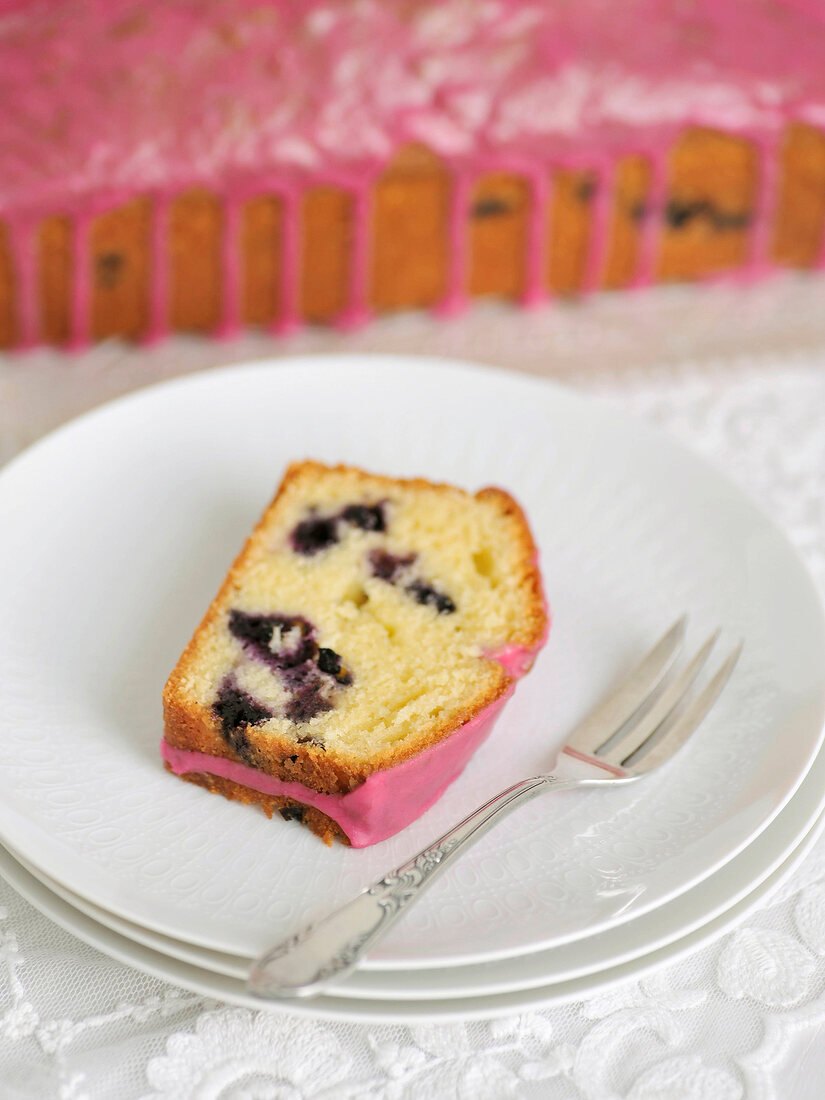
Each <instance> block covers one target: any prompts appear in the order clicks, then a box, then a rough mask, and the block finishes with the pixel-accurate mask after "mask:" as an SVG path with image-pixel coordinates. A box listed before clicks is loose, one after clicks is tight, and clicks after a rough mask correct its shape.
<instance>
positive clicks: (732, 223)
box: [711, 209, 751, 232]
mask: <svg viewBox="0 0 825 1100" xmlns="http://www.w3.org/2000/svg"><path fill="white" fill-rule="evenodd" d="M711 221H712V222H713V226H714V229H719V230H721V231H722V232H724V231H725V230H726V229H747V228H748V226H749V225H750V223H751V216H750V214H749V213H748V212H747V211H746V210H745V211H742V212H740V213H738V214H736V213H733V212H732V211H725V210H716V209H714V210H713V211H712V213H711Z"/></svg>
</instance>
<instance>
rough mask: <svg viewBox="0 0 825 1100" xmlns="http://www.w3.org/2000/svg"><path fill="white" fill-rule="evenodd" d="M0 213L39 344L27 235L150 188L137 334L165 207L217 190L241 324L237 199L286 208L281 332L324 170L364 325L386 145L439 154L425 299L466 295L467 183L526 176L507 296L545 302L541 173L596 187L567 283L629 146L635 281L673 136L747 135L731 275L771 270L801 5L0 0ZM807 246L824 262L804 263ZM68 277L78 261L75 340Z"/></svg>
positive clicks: (226, 274)
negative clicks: (745, 207)
mask: <svg viewBox="0 0 825 1100" xmlns="http://www.w3.org/2000/svg"><path fill="white" fill-rule="evenodd" d="M0 104H2V105H3V107H4V109H3V110H0V150H2V157H3V161H2V163H3V170H2V173H0V217H2V219H3V220H5V221H6V222H7V224H8V227H9V231H10V233H9V236H10V244H11V249H12V255H13V262H14V266H15V276H16V277H15V285H16V287H17V290H18V299H19V300H18V303H17V312H18V321H19V328H20V332H21V335H22V339H23V342H24V343H26V342H29V343H30V342H33V341H35V340H36V339H37V337H38V322H37V273H36V269H35V266H34V265H35V259H34V257H35V251H36V250H35V247H34V233H35V230H36V226H37V224H38V221H39V219H40V218H42V217H43V216H44V215H45V214H53V213H66V214H68V215H69V216H70V217H72V218H73V226H74V234H75V241H74V249H75V255H76V256H77V257H82V256H85V255H87V253H88V233H89V226H90V222H91V219H92V218H93V217H94V216H95V215H97V214H98V213H101V212H103V211H104V210H107V209H111V208H113V207H116V206H117V205H119V204H120V203H122V202H124V201H125V200H127V199H129V198H131V197H133V196H134V195H137V194H145V195H148V196H150V197H151V198H152V199H153V204H152V216H153V218H154V227H153V243H154V248H153V261H152V262H153V271H152V306H151V314H152V321H151V329H150V331H149V332H148V333H147V336H149V337H153V336H157V335H159V334H160V333H162V332H163V331H164V329H165V325H166V305H167V301H166V280H167V271H166V265H167V258H166V254H165V244H166V236H165V234H166V224H167V217H168V208H169V202H170V201H171V200H172V199H173V198H174V197H175V196H176V195H177V194H179V193H181V192H182V191H184V190H186V189H187V188H190V187H192V186H197V185H201V186H204V187H207V188H211V189H212V190H214V191H215V192H217V193H218V194H219V195H220V196H221V197H222V199H223V201H224V233H225V238H226V239H225V241H224V244H223V270H222V289H223V318H222V320H221V323H220V326H219V328H220V331H221V332H224V333H227V332H231V331H232V330H233V329H234V328H236V327H237V326H238V324H239V320H238V317H239V307H238V302H239V285H240V284H239V280H240V275H239V271H238V267H239V265H238V263H237V250H238V232H239V229H238V227H239V221H240V219H239V217H238V209H239V204H240V203H242V202H243V201H245V200H246V199H248V198H250V197H251V196H253V195H257V194H261V193H270V194H277V195H280V196H281V197H282V199H283V200H284V211H285V224H284V230H283V233H284V271H283V281H282V287H281V316H280V317H279V318H278V320H277V322H276V327H277V328H278V329H279V330H288V329H291V328H293V327H294V326H295V325H296V324H298V323H299V321H300V316H299V308H298V303H299V294H298V287H299V282H298V280H299V277H300V273H299V271H298V263H297V259H296V255H295V253H296V247H297V244H296V242H297V241H298V240H299V234H300V206H301V204H300V201H299V200H300V196H301V193H302V192H303V191H304V190H305V189H306V188H307V187H308V186H311V185H312V184H318V183H328V184H332V185H334V186H338V187H342V188H345V189H347V190H348V191H350V192H351V193H352V194H353V197H354V200H355V202H354V210H355V214H354V225H353V235H352V254H351V269H350V275H349V278H350V285H349V291H348V305H347V307H346V309H345V310H344V312H343V314H342V316H341V317H340V318H339V321H340V322H341V323H342V324H351V323H353V322H355V321H360V320H362V319H364V318H365V317H366V316H367V315H368V306H367V302H368V280H369V228H370V218H369V199H370V193H371V189H372V187H373V185H374V183H375V180H376V177H377V175H378V174H379V173H380V171H381V170H382V168H383V167H384V166H385V165H386V164H387V162H388V161H389V160H390V159H391V157H392V156H393V154H394V153H395V151H396V150H397V149H398V148H399V147H400V146H403V145H404V144H407V143H410V142H417V143H421V144H423V145H426V146H428V147H429V148H430V149H432V150H433V151H434V152H435V153H437V154H438V155H439V156H441V157H442V158H443V159H444V161H445V162H446V163H447V164H448V166H449V168H450V170H451V172H452V176H453V184H454V185H453V189H452V197H451V210H450V214H449V219H450V242H451V265H450V276H449V283H448V286H447V290H446V293H445V298H444V301H443V302H442V303H441V304H440V306H439V310H440V311H441V312H445V313H450V312H454V311H456V310H457V309H459V308H460V307H461V306H462V304H463V302H464V300H465V296H466V286H465V284H466V278H465V270H466V257H465V254H464V251H465V249H466V240H465V238H466V223H467V218H468V216H469V213H470V206H471V193H472V183H473V181H474V180H475V179H476V178H477V177H478V176H479V175H482V174H485V173H487V172H494V171H504V172H513V173H517V174H519V175H521V176H522V177H523V178H524V179H525V180H526V181H527V183H528V185H529V187H530V189H531V191H532V195H533V199H534V203H533V205H534V208H535V217H534V218H533V219H532V222H531V225H530V227H529V233H528V240H527V254H526V258H525V274H526V285H525V289H524V298H525V300H526V301H528V302H535V301H538V300H540V299H541V298H542V297H543V296H544V295H545V294H546V293H547V289H546V285H545V281H544V278H543V272H544V263H543V249H544V248H545V247H546V243H545V238H546V227H545V223H544V220H543V218H544V214H543V211H544V208H545V206H546V200H547V191H548V187H549V173H550V171H551V170H554V169H558V168H586V169H588V170H589V171H590V172H591V173H592V175H593V177H594V183H595V189H594V206H593V218H592V226H593V231H592V233H591V239H590V245H589V247H590V254H589V263H588V268H587V273H586V277H585V286H584V289H588V288H589V287H592V286H595V285H597V284H598V277H599V274H600V265H601V262H602V258H603V256H604V249H605V242H606V239H607V233H608V230H609V221H610V205H609V204H610V202H611V197H612V194H613V189H612V186H611V174H612V172H613V169H614V167H615V163H616V160H617V158H618V157H620V156H622V155H626V154H638V155H641V156H644V157H646V158H648V159H649V161H650V163H651V168H652V184H651V191H650V194H649V197H648V204H647V205H648V208H649V210H650V211H651V212H652V213H651V216H648V217H647V218H646V222H645V225H644V226H643V234H644V240H643V242H642V248H641V250H640V255H641V257H642V260H641V262H640V266H639V269H638V270H637V272H636V276H635V282H636V283H637V284H644V283H646V282H649V281H650V279H651V278H652V274H653V262H654V249H653V248H652V242H653V241H655V239H656V234H657V233H658V230H659V227H660V224H661V222H660V220H659V218H658V217H657V216H654V215H655V214H656V213H659V212H661V210H662V207H663V205H664V187H665V178H666V175H667V166H666V158H667V154H668V150H669V149H670V148H671V146H672V143H673V141H674V140H675V138H676V137H677V136H678V134H679V133H680V132H681V131H683V130H684V129H685V128H686V127H689V126H695V125H700V126H701V125H704V126H709V127H713V128H715V129H717V130H723V131H728V132H731V133H734V134H737V135H741V136H742V137H745V138H747V139H748V140H750V141H751V142H752V143H753V144H754V147H755V149H756V152H757V154H758V156H759V158H760V161H761V168H760V171H759V173H758V176H759V193H758V194H757V197H756V201H755V207H754V210H753V211H752V212H751V213H752V215H753V225H754V230H753V241H752V247H751V250H750V261H749V267H748V270H747V272H746V273H745V274H746V275H747V276H748V277H753V276H754V275H756V274H761V273H762V272H763V271H765V270H766V269H768V268H769V267H770V266H771V261H770V255H769V243H770V242H769V234H768V232H767V229H766V227H768V226H770V224H772V223H771V216H772V213H773V210H774V207H775V203H776V201H777V194H778V187H777V175H778V174H777V171H776V165H777V161H778V157H777V153H778V143H779V142H780V141H781V132H782V130H783V128H784V127H785V126H786V125H787V123H788V122H790V121H800V122H806V123H809V124H811V125H813V126H825V15H824V14H823V8H822V4H821V0H773V2H768V0H765V2H758V3H757V2H755V0H692V2H685V0H575V2H569V3H560V2H559V3H548V2H544V3H538V2H535V0H442V2H439V3H437V4H435V3H432V2H425V0H417V2H416V0H412V2H411V0H359V2H358V3H353V2H352V0H189V2H187V3H182V2H180V0H178V2H175V0H140V2H136V0H84V2H83V3H80V2H78V0H0ZM824 258H825V257H824ZM89 283H90V280H89V278H88V271H87V270H86V265H85V264H84V263H82V262H80V263H78V264H77V265H76V271H75V282H74V285H73V288H72V302H71V314H72V319H71V326H72V333H73V338H74V342H75V343H78V342H82V341H83V340H84V339H85V336H86V332H87V329H88V318H89V295H90V285H89Z"/></svg>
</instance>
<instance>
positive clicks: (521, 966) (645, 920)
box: [11, 749, 825, 1001]
mask: <svg viewBox="0 0 825 1100" xmlns="http://www.w3.org/2000/svg"><path fill="white" fill-rule="evenodd" d="M823 810H825V750H823V749H820V751H819V753H817V757H816V759H815V761H814V763H813V764H812V765H811V768H810V770H809V772H808V774H807V775H806V776H805V778H804V779H803V781H802V783H801V784H800V786H799V789H798V790H797V792H796V794H794V796H793V797H792V798H791V800H790V801H789V802H788V804H787V805H786V806H785V807H784V808H783V809H782V811H781V812H780V813H779V814H778V815H777V816H776V818H775V819H774V820H773V821H772V822H771V824H770V825H769V826H768V827H767V829H765V830H764V832H763V833H762V834H761V835H760V836H759V837H757V839H756V840H755V841H754V842H753V843H752V844H749V845H748V847H747V848H746V849H745V850H744V851H743V852H741V853H740V854H739V855H738V856H736V857H735V858H734V859H732V860H731V861H730V863H728V864H727V866H726V867H724V868H723V869H722V870H721V871H717V872H716V873H715V874H713V875H710V876H709V877H708V878H706V879H705V880H704V881H703V882H701V883H699V884H698V885H697V886H695V887H694V888H693V889H692V890H688V891H687V892H686V893H684V894H682V895H681V896H679V897H678V898H674V899H673V900H672V901H670V902H667V903H666V904H665V905H662V906H660V907H659V908H658V909H656V910H654V911H653V912H651V913H646V914H644V915H643V916H641V917H638V918H637V919H636V920H633V921H627V922H625V923H624V924H621V925H619V926H618V927H616V928H613V929H609V930H608V931H606V932H604V933H603V934H602V935H601V936H584V937H582V938H581V939H578V940H575V941H574V942H573V943H570V944H565V945H563V946H561V947H551V948H548V949H547V950H545V951H537V952H534V953H533V954H531V955H518V956H516V957H514V958H509V959H499V960H498V961H496V962H487V963H477V964H475V965H469V966H456V967H451V968H445V969H418V970H392V971H391V970H378V971H374V970H373V971H370V970H367V971H364V970H361V971H359V972H356V973H355V974H353V975H352V976H351V977H349V978H348V979H347V980H346V981H345V982H343V983H341V984H340V985H339V986H337V987H336V988H335V990H334V994H335V996H336V997H338V996H340V997H354V998H363V999H367V1000H390V1001H398V1000H433V1001H435V1000H441V999H446V998H460V997H482V996H483V997H487V996H490V995H492V994H498V993H507V992H511V991H516V990H526V989H534V988H538V987H548V986H550V985H552V984H554V983H556V982H559V983H563V982H568V981H571V980H572V979H575V978H582V977H585V976H587V975H595V974H597V973H599V972H600V971H606V970H609V969H610V968H611V967H615V966H619V965H621V964H624V963H627V962H631V961H633V960H634V959H639V958H641V957H642V956H644V955H647V954H650V953H651V952H652V951H655V950H658V949H660V948H662V947H667V946H668V945H670V944H673V943H675V942H676V941H677V940H679V939H681V938H684V937H685V936H687V935H689V934H690V933H692V932H694V931H696V930H697V929H699V928H701V927H702V925H703V924H706V923H709V922H711V921H713V920H715V919H716V918H717V917H720V916H722V915H723V914H724V913H725V912H726V911H727V910H728V909H731V908H733V907H734V906H736V905H738V904H739V903H740V902H741V901H743V900H744V899H745V898H747V896H748V895H749V894H751V893H753V892H754V891H755V890H756V889H757V887H759V886H761V884H762V883H763V882H764V881H765V880H766V879H768V878H770V876H771V875H773V874H774V873H775V872H776V871H777V870H778V869H779V868H780V867H781V866H782V864H783V863H785V862H787V860H788V859H789V858H790V856H791V854H792V853H793V852H794V850H795V849H796V848H797V847H798V846H799V845H800V844H801V843H803V841H804V839H805V837H806V836H807V835H808V833H809V832H810V831H811V830H812V829H814V827H815V825H816V822H817V821H818V819H819V817H820V816H821V814H822V812H823ZM11 855H13V856H14V857H15V858H16V859H17V860H18V862H20V863H21V864H22V866H23V867H24V868H25V869H26V870H27V871H29V872H30V873H32V874H33V875H34V877H35V878H37V879H38V880H39V881H40V882H42V883H43V885H44V886H46V887H47V888H48V889H50V890H51V891H52V892H53V893H54V894H56V895H57V896H58V897H59V898H61V899H62V900H63V901H65V902H67V903H68V904H69V905H71V906H72V907H73V908H75V909H78V910H80V912H81V913H84V914H85V915H86V916H88V917H90V918H91V919H92V920H93V921H95V922H96V923H97V924H99V925H103V926H105V927H106V928H110V929H111V930H112V931H113V932H117V933H119V934H120V935H122V936H124V937H125V938H127V939H131V940H134V941H135V942H136V943H138V944H142V945H144V946H145V947H149V948H151V949H152V950H153V951H156V952H158V953H160V954H162V955H168V956H169V957H170V958H172V959H175V960H178V961H180V962H184V963H190V964H192V965H194V966H197V967H200V968H201V969H204V970H208V971H212V972H213V973H215V974H221V975H226V976H228V977H231V978H236V979H238V980H239V981H241V982H242V981H244V980H245V978H246V975H247V972H248V970H249V965H250V960H249V959H242V958H239V957H238V956H236V955H226V954H221V953H218V952H215V951H209V950H208V949H207V948H204V947H196V946H194V945H193V944H187V943H184V942H183V941H180V940H173V939H170V938H169V937H167V936H162V935H160V934H159V933H157V932H152V931H151V930H149V929H146V928H142V927H140V926H139V925H136V924H132V923H131V922H129V921H125V920H123V919H122V918H120V917H118V916H116V915H115V914H113V913H110V912H108V911H107V910H105V909H99V908H98V907H97V906H94V905H92V904H91V903H90V902H88V901H86V900H85V899H84V898H80V897H78V895H77V894H74V893H72V891H71V890H67V889H66V888H65V887H63V886H61V885H59V884H58V883H55V882H54V880H52V879H50V878H49V877H48V876H47V875H44V874H43V872H42V871H39V870H37V869H36V868H33V867H31V866H30V865H29V864H27V863H26V862H25V860H23V859H22V858H21V857H19V856H18V855H17V853H15V852H11Z"/></svg>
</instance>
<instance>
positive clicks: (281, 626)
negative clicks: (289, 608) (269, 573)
mask: <svg viewBox="0 0 825 1100" xmlns="http://www.w3.org/2000/svg"><path fill="white" fill-rule="evenodd" d="M229 631H230V633H231V634H232V635H234V637H236V638H237V639H238V641H240V642H242V643H243V645H244V648H245V649H246V650H247V651H248V652H249V653H250V654H251V656H253V657H257V658H258V660H259V661H264V662H265V663H266V664H268V665H270V666H271V667H272V668H291V667H292V666H293V665H299V664H303V663H304V662H306V661H311V660H313V659H314V657H315V652H316V645H315V638H314V636H313V635H314V630H313V627H312V625H311V624H310V623H308V622H307V620H306V619H302V618H301V616H300V615H249V614H248V613H247V612H245V611H238V610H236V609H234V608H233V609H232V610H231V611H230V612H229Z"/></svg>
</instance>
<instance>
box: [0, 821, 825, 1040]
mask: <svg viewBox="0 0 825 1100" xmlns="http://www.w3.org/2000/svg"><path fill="white" fill-rule="evenodd" d="M823 832H825V815H823V816H821V817H820V818H819V819H818V821H817V822H816V823H815V824H814V826H813V827H812V828H811V830H810V831H809V832H808V833H807V834H806V835H805V836H804V837H802V839H801V840H800V842H799V844H798V845H797V847H796V848H795V849H794V851H793V852H792V853H791V854H790V856H789V857H788V859H787V860H786V861H785V862H784V863H782V864H781V866H780V867H779V868H777V870H776V871H775V872H774V874H773V875H772V876H771V877H769V878H768V879H767V880H765V882H763V883H762V884H761V885H760V886H758V887H756V889H755V890H754V891H752V892H751V893H749V894H748V895H746V897H745V898H743V899H742V901H740V902H739V903H738V904H737V905H734V906H733V907H732V908H731V909H728V910H726V911H725V912H724V913H722V914H721V915H720V916H719V917H717V918H716V919H715V920H712V921H710V922H708V923H706V924H704V925H702V926H701V927H700V928H698V929H696V930H695V931H694V932H692V933H689V934H688V935H687V936H685V937H684V938H680V939H678V940H676V941H675V942H674V943H672V944H670V945H668V946H665V947H663V948H660V949H658V950H656V951H653V952H651V953H650V954H647V955H643V956H641V957H640V958H637V959H635V960H632V961H630V962H628V963H624V964H620V965H619V966H617V967H610V968H608V969H606V970H603V971H601V972H597V973H596V974H595V975H588V976H586V977H583V978H578V979H572V980H571V981H570V982H559V983H555V985H549V986H546V987H540V988H533V989H527V990H516V991H511V992H509V993H500V994H492V995H491V996H490V997H489V998H482V997H474V998H457V999H444V1000H439V1001H433V1002H428V1001H425V1000H421V1001H406V1002H405V1001H396V1002H393V1001H389V1000H377V1001H375V1002H374V1007H373V1006H371V1007H370V1008H367V1007H365V1006H367V1005H368V1004H369V1002H368V1001H367V999H361V998H342V997H332V996H327V995H324V994H321V995H319V996H318V997H316V998H314V999H305V1000H301V999H294V1000H289V1001H287V1000H283V1001H277V1002H268V1001H264V1002H262V1001H260V1000H258V999H256V998H252V997H250V996H249V995H248V994H246V993H245V992H243V991H242V990H237V989H235V988H234V985H235V984H240V983H238V982H237V980H236V979H232V978H226V977H224V976H222V975H218V974H214V973H211V972H209V971H204V970H201V968H199V967H196V966H192V965H190V964H188V963H182V962H178V961H176V960H174V959H170V958H169V957H168V956H164V955H160V954H159V953H158V952H155V951H152V950H151V949H149V948H144V947H141V946H140V945H139V944H136V943H135V942H134V941H133V940H127V939H126V938H125V937H123V936H120V935H119V934H118V933H116V932H112V931H111V930H110V929H108V928H105V927H104V926H103V925H97V924H96V922H94V921H92V920H91V919H90V918H87V917H84V915H83V914H82V913H80V912H79V910H75V909H72V907H71V906H70V905H68V904H66V903H65V902H61V900H60V899H59V898H58V897H57V895H56V894H52V893H51V891H50V890H48V888H47V887H45V886H43V884H42V883H40V882H38V880H37V879H36V878H34V876H32V875H30V874H29V873H28V872H27V871H26V870H25V869H24V868H23V867H22V865H21V864H19V863H17V861H16V860H15V859H14V858H13V856H12V855H11V854H10V853H9V852H8V851H7V850H6V849H5V848H3V847H2V846H0V877H2V878H3V879H4V880H5V881H6V882H7V883H8V884H9V885H10V886H11V887H12V888H13V889H14V890H15V891H16V892H17V893H19V894H20V896H21V897H23V898H24V900H25V901H27V902H28V903H29V904H30V905H32V906H33V907H34V908H35V909H37V910H38V911H39V912H40V913H42V914H43V915H44V916H46V917H47V918H48V919H49V920H52V921H53V922H54V923H55V924H57V925H58V926H59V927H61V928H62V929H63V930H64V931H65V932H68V933H70V934H71V935H75V936H77V938H78V939H80V940H82V941H83V942H84V943H86V944H88V945H89V946H91V947H94V948H96V949H97V950H98V951H101V952H102V953H103V954H105V955H107V956H108V957H109V958H113V959H115V961H117V962H120V963H122V964H124V965H126V966H130V967H132V968H133V969H135V970H139V971H141V972H142V973H145V974H149V975H151V976H152V977H154V978H156V979H158V980H160V981H164V982H168V983H171V984H173V985H177V986H182V987H183V988H184V989H188V990H189V991H190V992H193V993H196V994H198V995H199V996H202V997H208V998H216V999H218V1000H220V1001H223V1002H225V1003H228V1004H235V1005H239V1006H242V1007H245V1008H252V1009H255V1010H257V1011H270V1012H280V1013H284V1014H286V1015H293V1016H303V1017H310V1018H317V1019H326V1020H347V1021H349V1022H353V1023H364V1024H394V1023H395V1024H413V1023H423V1022H427V1023H455V1022H459V1021H467V1020H488V1019H495V1018H497V1017H501V1016H509V1015H512V1014H513V1013H517V1012H519V1011H524V1010H526V1009H531V1010H535V1009H540V1008H550V1007H556V1006H558V1005H561V1004H567V1003H569V1002H570V1001H575V1000H584V999H586V998H588V997H591V996H593V995H594V994H596V993H599V994H603V993H605V992H607V991H608V990H610V989H613V988H615V987H616V986H619V985H622V984H624V983H626V982H629V981H638V980H639V979H640V978H642V977H644V976H645V975H646V974H649V973H651V972H652V971H654V970H656V969H658V968H659V967H661V966H672V965H675V964H676V963H677V962H679V961H680V960H681V959H683V958H685V957H686V956H687V955H690V954H693V953H694V952H697V951H699V950H701V949H702V948H703V947H707V946H709V945H710V944H712V943H714V942H716V941H717V940H718V939H719V938H721V936H723V935H725V933H727V932H729V931H731V930H733V929H734V928H736V927H737V926H738V925H739V924H741V923H742V922H743V921H744V920H745V919H746V918H747V917H748V915H749V914H750V913H751V912H753V910H754V909H756V908H757V907H758V906H759V904H760V903H763V904H764V903H766V902H767V901H768V900H769V899H770V897H771V896H772V895H773V894H774V893H775V892H776V891H777V890H778V889H779V888H780V887H781V886H782V885H783V883H784V882H786V881H787V879H788V878H789V877H790V875H791V874H792V873H793V871H794V870H795V869H796V868H797V867H798V866H799V864H800V863H801V862H802V860H803V859H804V858H805V856H806V855H807V854H808V852H809V851H810V850H811V848H812V847H813V845H814V844H815V843H816V841H817V840H818V839H819V837H820V836H822V834H823ZM64 907H65V908H64ZM484 1001H489V1002H490V1003H489V1004H488V1003H482V1002H484ZM353 1006H356V1007H353ZM431 1006H435V1007H431Z"/></svg>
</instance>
